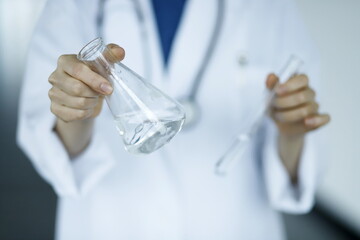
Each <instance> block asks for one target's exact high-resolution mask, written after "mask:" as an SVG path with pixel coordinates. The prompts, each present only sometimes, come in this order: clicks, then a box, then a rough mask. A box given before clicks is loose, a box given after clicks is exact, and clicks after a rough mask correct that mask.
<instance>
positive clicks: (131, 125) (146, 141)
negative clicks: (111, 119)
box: [115, 112, 184, 154]
mask: <svg viewBox="0 0 360 240" xmlns="http://www.w3.org/2000/svg"><path fill="white" fill-rule="evenodd" d="M183 123H184V118H179V119H171V118H162V119H159V120H156V121H150V120H149V119H148V118H145V117H143V118H142V117H141V115H139V113H137V112H133V113H126V114H122V115H119V116H116V117H115V124H116V128H117V130H118V132H119V134H120V135H121V136H123V139H124V145H125V149H126V150H127V151H128V152H130V153H133V154H148V153H151V152H153V151H155V150H157V149H159V148H160V147H162V146H163V145H165V144H166V143H168V142H169V141H170V140H171V139H172V138H173V137H174V136H175V135H176V134H177V133H178V132H179V131H180V130H181V127H182V125H183ZM124 126H126V130H125V129H124Z"/></svg>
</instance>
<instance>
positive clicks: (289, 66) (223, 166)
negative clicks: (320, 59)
mask: <svg viewBox="0 0 360 240" xmlns="http://www.w3.org/2000/svg"><path fill="white" fill-rule="evenodd" d="M302 64H303V61H302V60H301V59H300V58H298V57H297V56H294V55H292V56H290V58H289V60H288V61H287V63H286V64H285V66H284V68H283V69H282V70H281V71H280V74H279V82H278V83H277V85H276V86H275V87H274V88H273V90H271V91H270V92H265V94H266V95H265V96H264V99H265V103H264V104H263V105H261V106H259V108H258V109H255V111H254V112H252V113H250V116H253V117H252V118H250V119H255V121H254V123H253V124H252V125H251V126H250V128H249V129H248V131H245V132H242V133H240V134H238V136H237V137H236V139H235V141H234V142H233V144H232V145H231V146H230V148H229V149H228V150H227V151H226V153H225V154H224V155H223V156H222V157H221V158H220V159H219V161H218V162H217V163H216V164H215V173H216V174H217V175H220V176H224V175H226V174H227V173H228V171H230V170H231V169H232V168H233V167H234V165H235V164H236V162H237V161H238V160H240V159H241V158H242V157H243V155H244V153H245V152H246V151H247V150H248V148H249V145H250V144H249V143H250V142H251V139H252V138H253V137H254V136H255V134H256V132H257V131H258V129H259V127H260V126H261V124H262V123H263V120H264V118H265V117H266V113H267V110H268V109H269V107H270V104H271V101H272V99H273V98H274V96H275V89H276V87H277V86H278V84H279V83H283V82H284V81H286V80H287V79H289V78H290V77H292V76H293V75H295V74H296V73H297V72H298V71H299V68H300V67H301V66H302Z"/></svg>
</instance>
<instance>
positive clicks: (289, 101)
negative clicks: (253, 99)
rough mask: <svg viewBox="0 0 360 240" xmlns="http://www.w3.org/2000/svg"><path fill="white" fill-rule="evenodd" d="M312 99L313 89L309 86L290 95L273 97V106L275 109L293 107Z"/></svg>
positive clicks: (313, 97) (313, 96) (313, 95)
mask: <svg viewBox="0 0 360 240" xmlns="http://www.w3.org/2000/svg"><path fill="white" fill-rule="evenodd" d="M314 99H315V91H314V90H312V89H310V88H306V89H305V90H302V91H299V92H295V93H293V94H290V95H286V96H280V97H275V98H274V100H273V106H274V107H275V108H277V109H286V108H293V107H296V106H299V105H303V104H305V103H307V102H312V101H314Z"/></svg>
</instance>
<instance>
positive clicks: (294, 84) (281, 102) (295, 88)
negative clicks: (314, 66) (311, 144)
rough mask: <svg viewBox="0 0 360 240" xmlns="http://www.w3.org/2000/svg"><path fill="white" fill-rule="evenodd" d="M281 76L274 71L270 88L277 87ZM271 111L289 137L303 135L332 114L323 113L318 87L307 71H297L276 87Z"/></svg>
mask: <svg viewBox="0 0 360 240" xmlns="http://www.w3.org/2000/svg"><path fill="white" fill-rule="evenodd" d="M278 81H279V78H278V77H277V76H276V75H274V74H270V75H269V76H268V78H267V80H266V85H267V87H268V88H269V89H273V88H274V87H275V85H276V84H277V82H278ZM274 90H275V92H276V94H275V97H274V99H273V101H272V105H271V109H270V115H271V117H272V119H273V120H274V121H275V123H276V125H277V126H278V129H279V133H280V134H281V135H283V136H286V137H294V136H303V135H304V134H305V133H306V132H309V131H313V130H315V129H318V128H320V127H322V126H324V125H326V124H327V123H328V122H329V121H330V116H329V114H321V113H319V103H318V102H317V101H316V99H315V95H316V93H315V91H314V90H313V89H312V88H311V87H310V86H309V78H308V77H307V76H306V75H303V74H301V75H296V76H293V77H291V78H290V79H289V80H288V81H287V82H285V83H282V84H279V85H278V86H276V89H274Z"/></svg>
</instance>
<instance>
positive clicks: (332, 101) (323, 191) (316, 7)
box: [297, 0, 360, 233]
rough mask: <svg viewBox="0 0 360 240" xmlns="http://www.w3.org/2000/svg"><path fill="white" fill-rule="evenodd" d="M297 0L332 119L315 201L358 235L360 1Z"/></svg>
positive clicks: (359, 184)
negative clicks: (316, 57) (318, 60)
mask: <svg viewBox="0 0 360 240" xmlns="http://www.w3.org/2000/svg"><path fill="white" fill-rule="evenodd" d="M297 2H298V5H299V8H300V10H301V12H302V14H303V16H304V20H305V23H306V25H307V26H308V29H309V30H310V32H311V35H312V36H313V39H314V40H315V42H316V43H317V45H318V48H319V50H320V53H321V58H322V70H323V71H322V83H323V84H322V91H323V94H322V98H323V99H322V101H323V102H322V105H323V110H324V111H327V112H329V113H330V114H331V115H332V122H331V124H330V125H329V126H328V127H327V128H326V129H324V131H323V132H322V133H321V134H322V137H323V143H322V144H321V149H320V152H321V157H322V161H324V162H325V163H326V164H327V168H326V170H325V175H324V176H323V179H322V182H321V186H320V189H319V193H318V199H319V202H320V204H322V205H323V206H324V207H326V209H327V210H328V211H331V212H332V213H333V214H335V215H336V216H337V217H339V218H341V220H343V221H346V223H347V224H348V225H351V226H352V227H353V228H354V229H356V230H357V231H358V232H359V233H360V140H359V137H360V126H359V124H360V108H359V107H357V105H356V104H357V103H359V102H360V77H359V69H360V1H359V0H316V1H313V0H297Z"/></svg>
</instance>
